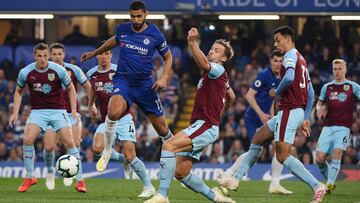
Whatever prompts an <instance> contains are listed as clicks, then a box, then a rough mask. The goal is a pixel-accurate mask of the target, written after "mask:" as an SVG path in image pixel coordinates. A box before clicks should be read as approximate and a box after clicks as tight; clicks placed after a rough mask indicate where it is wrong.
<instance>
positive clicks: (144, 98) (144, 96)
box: [131, 86, 165, 127]
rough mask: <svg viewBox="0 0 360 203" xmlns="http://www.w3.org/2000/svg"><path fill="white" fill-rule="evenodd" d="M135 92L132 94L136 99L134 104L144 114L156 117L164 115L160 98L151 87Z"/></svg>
mask: <svg viewBox="0 0 360 203" xmlns="http://www.w3.org/2000/svg"><path fill="white" fill-rule="evenodd" d="M134 90H135V91H133V92H131V94H132V95H133V97H134V102H135V103H136V104H137V105H138V106H139V108H140V110H141V111H142V112H144V113H145V114H146V115H150V114H153V115H155V116H156V117H161V116H163V115H164V110H163V107H162V103H161V100H160V96H159V94H158V93H157V92H156V91H154V90H153V89H151V86H144V87H139V88H136V89H134ZM164 123H165V122H164ZM154 127H155V126H154Z"/></svg>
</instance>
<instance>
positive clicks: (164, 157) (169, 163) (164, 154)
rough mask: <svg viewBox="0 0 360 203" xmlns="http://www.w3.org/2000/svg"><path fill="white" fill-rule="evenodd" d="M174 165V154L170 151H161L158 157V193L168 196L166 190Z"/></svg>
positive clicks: (172, 174) (171, 177)
mask: <svg viewBox="0 0 360 203" xmlns="http://www.w3.org/2000/svg"><path fill="white" fill-rule="evenodd" d="M175 167H176V156H175V154H174V153H172V152H170V151H166V150H163V151H161V158H160V186H159V190H158V193H159V194H160V195H162V196H163V197H167V196H168V190H169V187H170V183H171V180H172V179H173V176H174V172H175Z"/></svg>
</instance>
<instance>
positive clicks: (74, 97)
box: [66, 82, 77, 119]
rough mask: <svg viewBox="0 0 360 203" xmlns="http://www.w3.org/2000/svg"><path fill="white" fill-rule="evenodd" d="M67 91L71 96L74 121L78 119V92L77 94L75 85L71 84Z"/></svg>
mask: <svg viewBox="0 0 360 203" xmlns="http://www.w3.org/2000/svg"><path fill="white" fill-rule="evenodd" d="M66 91H67V93H68V96H69V100H70V106H71V115H72V117H73V118H74V119H76V118H77V112H76V92H75V87H74V84H73V83H72V82H71V83H70V84H69V85H68V86H67V87H66Z"/></svg>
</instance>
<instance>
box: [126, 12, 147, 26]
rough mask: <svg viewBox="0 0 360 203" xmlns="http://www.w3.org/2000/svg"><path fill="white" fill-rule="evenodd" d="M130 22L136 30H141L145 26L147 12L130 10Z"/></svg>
mask: <svg viewBox="0 0 360 203" xmlns="http://www.w3.org/2000/svg"><path fill="white" fill-rule="evenodd" d="M129 12H130V22H131V24H132V26H133V28H134V30H137V31H139V30H141V28H142V27H143V26H144V24H145V18H146V16H147V11H144V10H142V9H140V10H130V11H129Z"/></svg>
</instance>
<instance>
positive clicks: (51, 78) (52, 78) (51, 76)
mask: <svg viewBox="0 0 360 203" xmlns="http://www.w3.org/2000/svg"><path fill="white" fill-rule="evenodd" d="M48 79H49V80H50V81H54V80H55V73H49V74H48Z"/></svg>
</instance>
